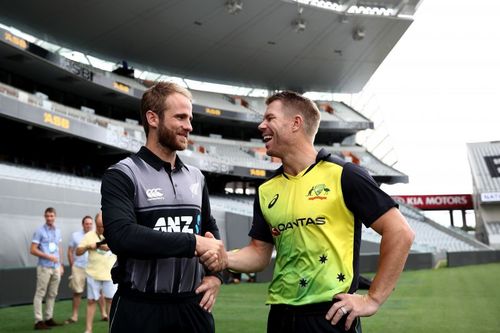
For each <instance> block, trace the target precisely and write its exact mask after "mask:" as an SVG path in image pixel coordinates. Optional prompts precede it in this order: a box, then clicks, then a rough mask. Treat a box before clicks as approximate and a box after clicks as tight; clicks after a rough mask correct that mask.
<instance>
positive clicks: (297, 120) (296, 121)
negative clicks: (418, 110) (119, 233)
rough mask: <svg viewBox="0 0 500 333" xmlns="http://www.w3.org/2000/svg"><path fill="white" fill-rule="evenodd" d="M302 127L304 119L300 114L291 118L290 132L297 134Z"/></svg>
mask: <svg viewBox="0 0 500 333" xmlns="http://www.w3.org/2000/svg"><path fill="white" fill-rule="evenodd" d="M303 126H304V118H302V116H301V115H300V114H297V115H295V116H294V117H293V123H292V131H293V132H297V131H298V130H300V129H301V128H302V127H303Z"/></svg>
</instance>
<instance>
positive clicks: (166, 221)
mask: <svg viewBox="0 0 500 333" xmlns="http://www.w3.org/2000/svg"><path fill="white" fill-rule="evenodd" d="M193 220H195V221H194V222H193ZM200 221H201V216H200V215H197V216H196V217H195V218H193V216H189V215H188V216H168V217H167V218H165V217H160V218H159V219H158V220H157V221H156V224H155V226H154V228H153V229H154V230H157V231H162V232H183V233H187V234H199V233H200Z"/></svg>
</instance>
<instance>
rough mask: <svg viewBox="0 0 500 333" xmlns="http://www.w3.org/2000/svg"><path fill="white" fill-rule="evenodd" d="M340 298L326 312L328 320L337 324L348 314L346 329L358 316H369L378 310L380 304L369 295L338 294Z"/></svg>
mask: <svg viewBox="0 0 500 333" xmlns="http://www.w3.org/2000/svg"><path fill="white" fill-rule="evenodd" d="M335 298H336V299H337V300H338V302H336V303H335V304H333V305H332V307H331V308H330V310H328V312H327V314H326V320H329V321H331V323H332V325H335V324H337V323H338V322H339V321H340V319H341V318H342V317H343V316H347V318H346V321H345V330H346V331H347V330H349V328H350V327H351V325H352V322H353V321H354V319H356V317H369V316H371V315H373V314H375V312H377V310H378V308H379V306H380V304H379V303H378V302H377V301H376V300H375V299H373V298H372V297H370V296H369V295H356V294H338V295H336V296H335Z"/></svg>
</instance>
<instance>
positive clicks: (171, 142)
mask: <svg viewBox="0 0 500 333" xmlns="http://www.w3.org/2000/svg"><path fill="white" fill-rule="evenodd" d="M158 142H159V143H160V145H162V146H163V147H165V148H168V149H170V150H184V149H186V147H185V145H182V144H180V143H179V142H178V141H177V135H176V134H175V132H174V131H172V130H170V129H168V128H166V127H165V126H163V124H161V125H160V126H159V127H158Z"/></svg>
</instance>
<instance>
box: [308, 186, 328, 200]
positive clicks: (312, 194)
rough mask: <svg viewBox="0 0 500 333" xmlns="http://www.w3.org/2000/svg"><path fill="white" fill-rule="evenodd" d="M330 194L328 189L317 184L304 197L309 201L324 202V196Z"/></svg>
mask: <svg viewBox="0 0 500 333" xmlns="http://www.w3.org/2000/svg"><path fill="white" fill-rule="evenodd" d="M329 192H330V189H329V188H328V187H326V185H325V184H317V185H314V186H313V187H311V189H310V190H309V192H307V195H306V197H309V198H308V199H309V200H316V199H319V200H324V199H326V196H327V195H328V193H329Z"/></svg>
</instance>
